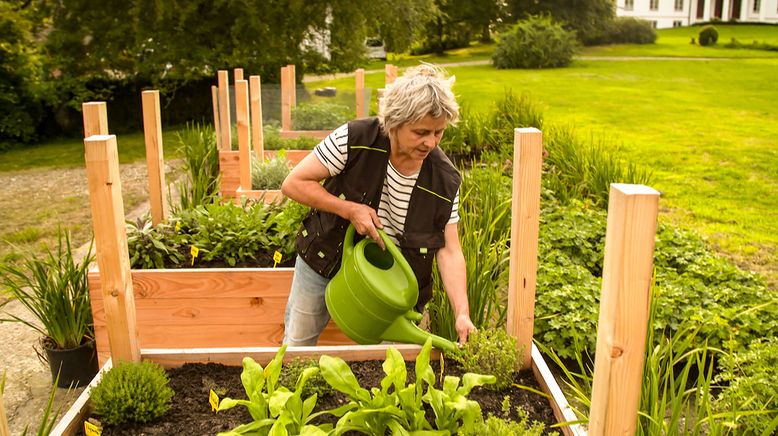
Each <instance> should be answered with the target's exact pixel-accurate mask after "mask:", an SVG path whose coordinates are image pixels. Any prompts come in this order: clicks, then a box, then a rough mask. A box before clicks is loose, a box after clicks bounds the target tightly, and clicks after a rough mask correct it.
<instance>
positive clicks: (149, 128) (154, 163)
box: [141, 91, 168, 226]
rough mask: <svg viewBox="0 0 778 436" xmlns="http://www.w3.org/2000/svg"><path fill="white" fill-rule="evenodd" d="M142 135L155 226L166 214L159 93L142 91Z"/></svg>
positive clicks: (152, 219)
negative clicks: (144, 144) (144, 143)
mask: <svg viewBox="0 0 778 436" xmlns="http://www.w3.org/2000/svg"><path fill="white" fill-rule="evenodd" d="M141 99H142V103H143V134H144V138H145V140H146V167H147V168H148V171H149V201H150V203H151V224H152V225H154V226H156V225H157V224H159V223H161V222H162V221H164V220H165V217H166V216H167V213H168V204H167V197H166V196H165V195H164V191H165V187H166V186H167V184H166V183H165V157H164V155H163V153H162V121H161V114H160V109H159V91H143V93H142V94H141Z"/></svg>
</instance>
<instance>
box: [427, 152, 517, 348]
mask: <svg viewBox="0 0 778 436" xmlns="http://www.w3.org/2000/svg"><path fill="white" fill-rule="evenodd" d="M509 183H510V179H508V178H507V177H503V176H502V168H501V167H494V166H479V165H474V168H473V169H472V170H471V171H470V172H469V173H467V174H465V177H464V178H463V181H462V187H461V189H460V201H459V204H460V208H459V214H460V222H459V229H460V243H461V244H462V251H463V253H464V255H465V261H466V263H467V294H468V301H469V304H470V318H471V319H472V321H473V324H474V325H475V326H476V328H479V329H481V328H488V327H492V326H497V325H503V324H504V323H505V319H506V304H505V303H506V298H507V297H506V294H505V290H506V289H507V283H508V275H507V273H508V263H509V255H510V249H509V246H508V242H509V239H510V219H511V217H510V215H511V197H510V185H509ZM434 271H435V273H434V284H433V286H434V291H433V298H432V301H431V303H430V308H429V312H430V328H431V330H432V331H433V332H434V333H435V334H437V335H439V336H442V337H445V338H448V339H451V340H456V339H457V333H456V329H455V328H454V321H455V319H454V316H453V315H454V314H453V312H452V310H451V306H450V304H449V301H448V298H447V297H446V294H445V292H444V291H443V288H442V282H441V280H440V277H439V275H438V272H437V269H435V270H434Z"/></svg>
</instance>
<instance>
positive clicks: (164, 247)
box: [127, 216, 185, 269]
mask: <svg viewBox="0 0 778 436" xmlns="http://www.w3.org/2000/svg"><path fill="white" fill-rule="evenodd" d="M174 235H175V233H174V230H173V228H171V227H170V225H169V224H167V223H159V224H157V226H156V227H152V225H151V220H150V219H148V216H147V217H146V218H145V219H142V218H139V219H138V220H137V221H136V222H135V223H132V222H128V223H127V247H128V248H127V249H128V251H129V253H131V255H130V265H132V267H134V268H141V269H153V268H164V267H165V265H166V264H171V263H172V264H174V265H178V264H181V263H183V262H184V261H185V259H184V255H183V254H182V253H181V252H180V251H179V250H178V247H177V243H176V238H175V237H174Z"/></svg>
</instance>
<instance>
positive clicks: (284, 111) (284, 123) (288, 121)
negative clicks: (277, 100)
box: [281, 67, 292, 130]
mask: <svg viewBox="0 0 778 436" xmlns="http://www.w3.org/2000/svg"><path fill="white" fill-rule="evenodd" d="M289 99H290V96H289V67H281V130H292V107H291V106H290V103H289Z"/></svg>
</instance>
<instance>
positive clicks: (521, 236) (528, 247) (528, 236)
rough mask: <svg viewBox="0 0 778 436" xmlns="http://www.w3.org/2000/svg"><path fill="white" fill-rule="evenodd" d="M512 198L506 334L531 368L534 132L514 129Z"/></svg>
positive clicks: (536, 176) (536, 193)
mask: <svg viewBox="0 0 778 436" xmlns="http://www.w3.org/2000/svg"><path fill="white" fill-rule="evenodd" d="M513 138H514V139H513V198H512V200H511V252H510V272H509V276H508V319H507V329H508V334H510V335H511V336H513V337H515V338H516V339H517V341H516V342H517V347H518V349H519V352H520V353H521V367H522V369H527V368H529V367H530V365H531V364H532V356H531V350H532V330H533V328H534V323H535V286H536V282H537V268H538V228H539V225H540V221H539V220H540V172H541V167H542V164H543V135H542V133H541V132H540V130H538V129H535V128H524V129H515V130H514V136H513Z"/></svg>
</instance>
